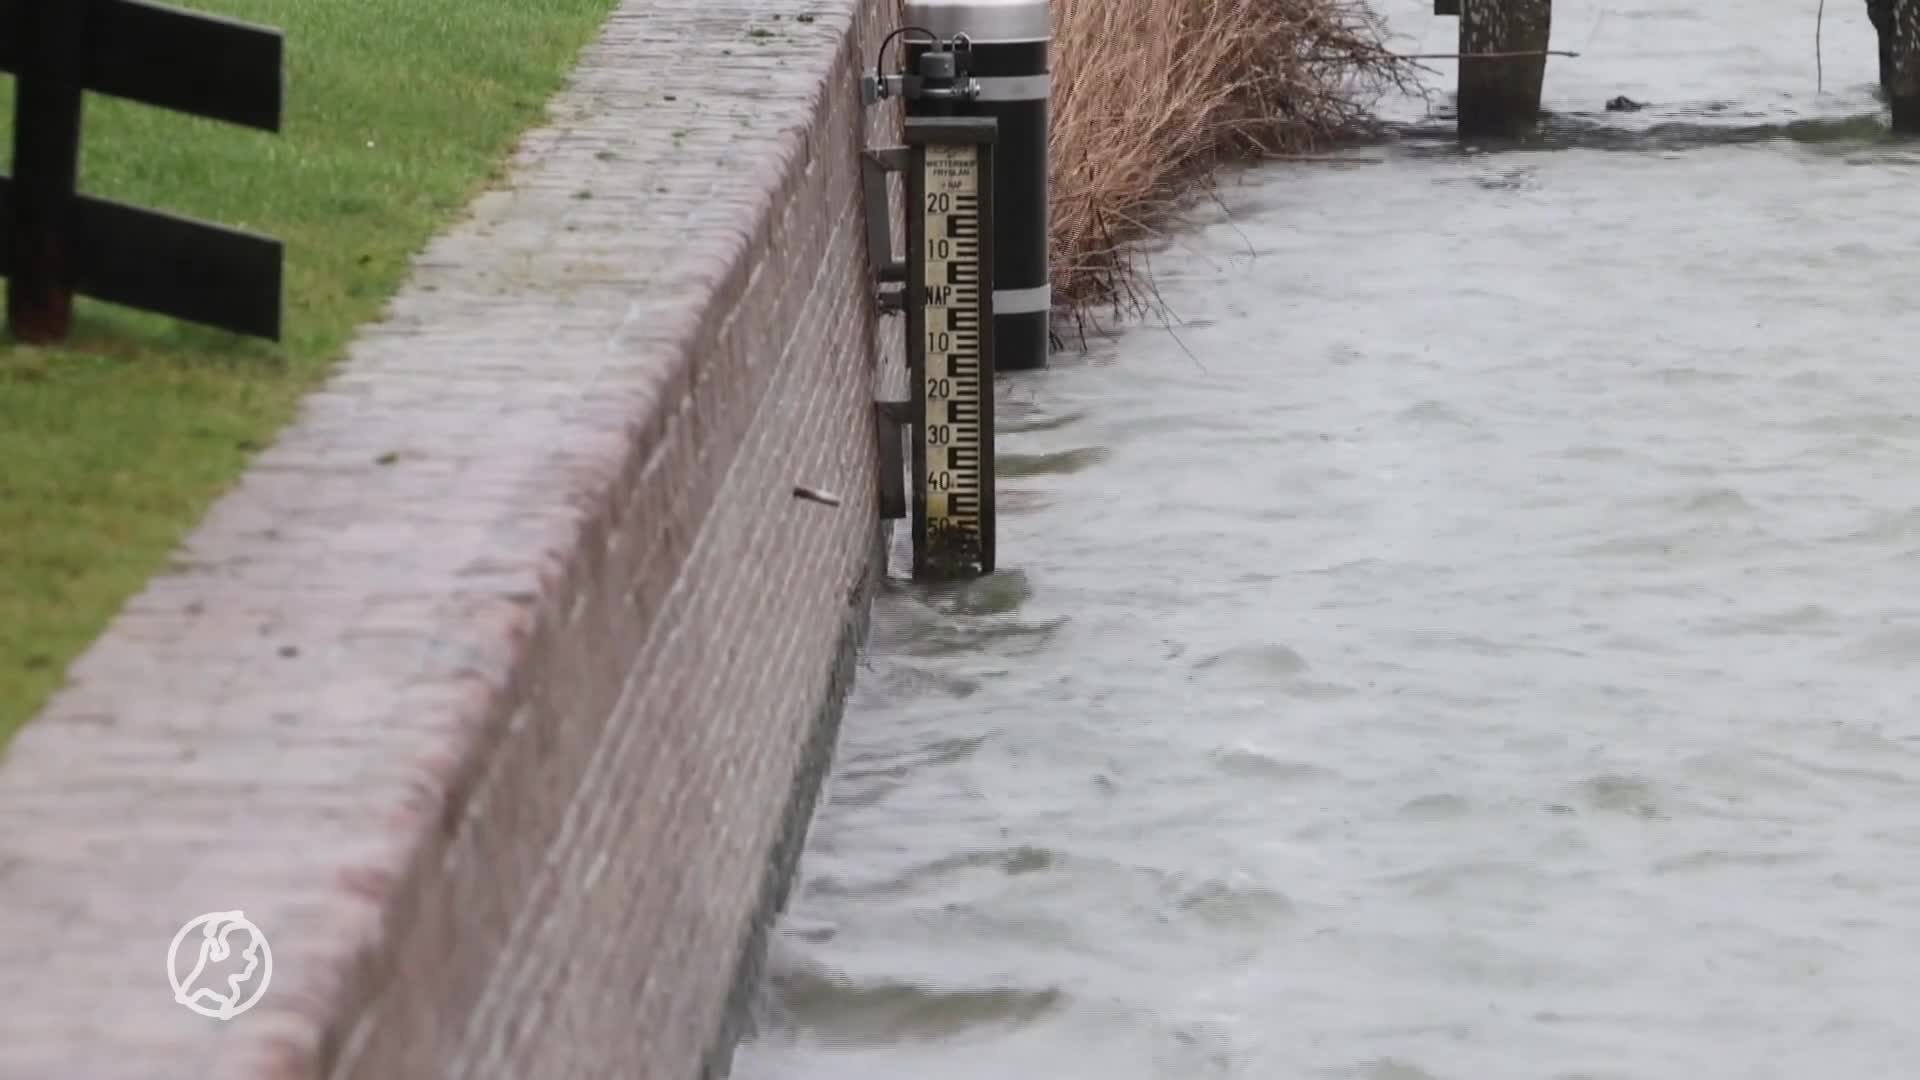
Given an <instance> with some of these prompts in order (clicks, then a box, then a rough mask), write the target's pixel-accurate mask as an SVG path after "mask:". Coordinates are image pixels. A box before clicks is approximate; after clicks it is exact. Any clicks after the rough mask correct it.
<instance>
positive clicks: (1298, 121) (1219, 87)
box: [1049, 0, 1413, 330]
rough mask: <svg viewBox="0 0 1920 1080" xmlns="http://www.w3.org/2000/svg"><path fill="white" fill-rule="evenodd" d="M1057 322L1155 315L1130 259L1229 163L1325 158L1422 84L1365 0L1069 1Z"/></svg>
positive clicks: (1058, 34)
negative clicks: (1104, 314) (1388, 42)
mask: <svg viewBox="0 0 1920 1080" xmlns="http://www.w3.org/2000/svg"><path fill="white" fill-rule="evenodd" d="M1053 25H1054V55H1053V63H1052V67H1053V102H1052V109H1053V116H1052V125H1051V127H1052V130H1051V133H1050V136H1049V153H1050V155H1051V168H1052V185H1053V190H1052V201H1051V207H1050V213H1051V217H1052V222H1051V226H1050V230H1049V232H1050V237H1049V240H1050V247H1051V252H1052V280H1053V294H1054V303H1055V313H1056V316H1061V315H1064V316H1066V317H1068V318H1070V319H1077V320H1079V321H1080V325H1081V327H1082V329H1083V330H1084V327H1085V318H1086V315H1087V313H1088V312H1089V311H1090V310H1091V309H1094V308H1096V307H1102V306H1107V305H1111V306H1112V307H1113V308H1114V309H1115V311H1116V314H1118V313H1122V312H1130V313H1136V314H1137V313H1139V312H1141V311H1143V310H1144V309H1145V308H1146V307H1148V305H1147V303H1146V302H1145V297H1146V295H1147V292H1146V291H1145V290H1143V288H1142V287H1141V284H1140V280H1139V276H1138V274H1137V273H1136V269H1135V264H1134V261H1133V258H1132V257H1131V255H1130V253H1129V250H1128V246H1129V244H1130V243H1131V242H1133V241H1136V240H1138V239H1140V238H1141V237H1142V236H1144V235H1146V234H1148V233H1149V232H1150V230H1151V229H1152V227H1153V226H1154V225H1155V223H1156V222H1158V221H1160V220H1163V219H1164V218H1165V216H1166V215H1167V214H1169V213H1170V212H1172V211H1173V210H1174V209H1175V208H1176V207H1177V206H1178V205H1179V203H1180V201H1181V200H1182V198H1183V197H1186V196H1188V195H1190V194H1191V193H1192V192H1193V190H1194V189H1195V187H1196V186H1197V185H1199V184H1202V183H1204V182H1205V180H1206V178H1207V177H1208V176H1209V175H1210V174H1211V172H1212V171H1213V170H1214V169H1215V168H1216V167H1217V166H1219V165H1221V164H1224V163H1226V162H1228V161H1234V160H1248V159H1255V158H1260V157H1266V156H1271V155H1276V154H1293V153H1302V152H1310V151H1314V150H1319V149H1324V148H1326V147H1328V146H1329V145H1331V144H1334V143H1336V142H1339V141H1341V140H1344V139H1349V138H1352V137H1354V136H1356V135H1359V134H1363V133H1365V132H1366V131H1368V130H1369V129H1370V128H1371V126H1372V125H1371V116H1370V114H1369V112H1368V106H1370V105H1371V104H1372V101H1373V100H1374V98H1375V97H1376V96H1377V94H1378V93H1379V92H1381V91H1383V90H1385V89H1388V88H1391V87H1394V86H1402V87H1404V86H1407V85H1409V80H1410V78H1411V76H1412V74H1413V66H1412V65H1411V64H1409V63H1407V62H1405V61H1403V60H1400V59H1397V58H1395V57H1394V56H1392V55H1391V54H1390V53H1389V52H1388V51H1387V49H1386V48H1385V45H1384V40H1385V37H1384V35H1385V31H1384V27H1383V26H1382V24H1381V22H1380V20H1379V18H1378V17H1377V16H1376V15H1374V13H1373V12H1372V11H1371V10H1370V9H1369V8H1368V7H1367V6H1366V5H1365V3H1364V0H1054V4H1053Z"/></svg>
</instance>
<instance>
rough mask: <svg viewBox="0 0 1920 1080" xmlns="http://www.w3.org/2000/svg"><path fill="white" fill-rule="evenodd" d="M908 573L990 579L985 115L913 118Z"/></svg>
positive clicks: (989, 208)
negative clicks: (910, 549) (910, 538)
mask: <svg viewBox="0 0 1920 1080" xmlns="http://www.w3.org/2000/svg"><path fill="white" fill-rule="evenodd" d="M905 127H906V131H905V134H906V142H907V146H908V148H909V152H910V154H911V159H910V164H909V166H908V168H907V192H906V194H907V214H906V218H907V289H906V309H907V361H908V369H909V373H910V378H911V379H912V381H913V414H912V416H913V432H912V442H913V561H914V576H915V577H931V578H959V577H974V576H978V575H982V574H989V573H992V572H993V556H994V502H993V372H994V365H993V144H994V136H995V128H996V122H995V121H994V120H993V119H992V118H991V117H908V118H907V121H906V125H905Z"/></svg>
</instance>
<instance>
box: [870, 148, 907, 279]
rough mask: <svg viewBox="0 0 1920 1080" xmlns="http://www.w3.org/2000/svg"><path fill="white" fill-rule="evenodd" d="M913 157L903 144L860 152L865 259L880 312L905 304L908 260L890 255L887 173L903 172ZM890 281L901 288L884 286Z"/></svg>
mask: <svg viewBox="0 0 1920 1080" xmlns="http://www.w3.org/2000/svg"><path fill="white" fill-rule="evenodd" d="M912 160H913V158H912V155H911V153H910V151H908V149H907V148H906V147H904V146H887V147H882V148H880V149H878V150H866V151H863V152H862V153H861V154H860V187H861V192H862V194H863V196H864V198H863V201H864V202H865V204H866V214H867V262H868V264H869V265H870V266H872V267H873V295H874V299H875V300H877V301H879V304H880V311H881V312H882V313H883V314H892V313H893V312H896V311H899V310H900V309H901V307H902V305H903V304H904V303H905V298H904V296H903V295H902V289H904V288H905V284H906V280H907V261H906V260H905V259H899V258H895V257H894V254H893V204H892V203H891V201H890V200H888V198H887V174H888V173H896V172H903V171H905V170H906V169H907V167H908V165H909V164H910V163H911V162H912ZM893 283H899V285H900V286H901V287H900V288H895V289H888V288H886V287H885V286H887V285H889V284H893Z"/></svg>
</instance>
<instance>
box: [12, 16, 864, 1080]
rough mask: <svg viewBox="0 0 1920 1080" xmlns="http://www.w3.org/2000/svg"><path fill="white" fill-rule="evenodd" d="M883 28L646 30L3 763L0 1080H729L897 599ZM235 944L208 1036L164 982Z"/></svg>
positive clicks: (747, 19) (630, 40)
mask: <svg viewBox="0 0 1920 1080" xmlns="http://www.w3.org/2000/svg"><path fill="white" fill-rule="evenodd" d="M802 14H804V15H806V16H807V17H806V18H804V19H802V18H799V17H798V16H801V15H802ZM776 16H777V17H776ZM894 20H895V14H894V9H893V5H892V3H891V0H818V2H815V3H813V4H812V5H811V6H810V7H809V5H808V4H807V3H805V2H803V3H800V4H795V3H792V2H790V0H720V2H716V0H629V2H626V3H624V4H622V5H621V7H620V8H619V10H618V11H617V13H616V14H615V15H614V17H613V18H612V20H611V21H610V22H609V24H608V25H607V27H606V29H605V31H604V33H603V36H602V38H601V40H600V41H599V42H598V43H597V44H596V45H595V46H594V47H593V48H592V49H591V50H590V51H589V53H588V54H587V55H586V56H585V57H584V58H583V62H582V64H581V67H580V70H579V71H578V73H577V74H576V78H575V80H574V83H573V85H572V86H571V88H570V89H569V90H568V91H567V92H566V94H565V95H564V96H563V97H562V98H561V99H560V100H559V101H557V102H556V104H555V108H554V115H553V123H552V126H550V127H549V128H546V129H544V130H542V131H540V132H537V133H534V134H533V135H531V136H530V137H529V138H528V139H527V140H526V141H525V142H524V144H523V146H522V147H521V149H520V151H519V152H518V153H517V155H516V162H515V170H514V175H515V180H514V184H513V186H512V188H511V189H510V190H503V191H500V192H495V193H493V194H490V195H488V196H487V197H485V198H483V199H482V200H481V201H480V202H479V203H477V204H476V206H475V207H474V213H473V215H472V216H471V219H470V220H468V221H466V222H465V223H463V224H462V225H461V226H459V227H458V228H457V229H455V230H453V231H452V232H450V233H448V234H447V235H445V236H443V237H441V238H440V239H439V240H437V241H436V242H435V243H434V244H433V245H432V246H431V247H430V248H429V249H428V250H427V251H426V252H425V253H424V254H423V255H422V256H421V258H420V260H419V264H418V268H417V274H416V277H415V279H414V281H413V283H412V284H411V285H409V287H408V288H407V289H406V290H405V291H404V292H403V293H402V295H401V296H399V297H398V298H396V300H395V301H394V303H393V305H392V308H391V312H390V318H389V319H388V320H387V321H386V322H385V323H383V324H382V325H380V326H378V327H374V328H370V329H369V330H368V331H367V332H366V333H365V334H363V335H362V337H361V339H360V340H359V341H358V342H357V343H356V344H355V346H354V348H353V350H352V354H351V355H350V357H349V358H348V359H347V361H346V362H345V363H344V364H343V366H342V368H341V369H340V371H339V372H338V374H337V375H336V377H335V378H334V379H332V380H331V381H330V382H329V384H328V385H327V387H326V388H324V389H323V390H322V391H321V392H319V393H317V394H315V395H314V396H313V397H312V398H311V399H310V400H309V401H308V402H307V404H306V406H305V408H304V409H303V411H302V414H301V416H300V418H299V419H298V420H297V422H296V423H295V424H294V425H293V426H292V427H290V428H289V429H288V431H287V432H285V433H284V434H283V436H282V437H281V439H280V440H279V441H278V442H276V444H275V445H274V446H273V447H271V448H270V449H269V450H267V451H266V452H264V453H263V454H262V456H261V457H260V459H259V460H258V462H257V463H256V465H255V467H254V468H252V469H251V470H250V471H249V472H248V474H247V475H246V476H245V477H244V478H243V479H242V481H241V482H240V483H239V484H238V485H237V486H236V488H235V489H234V490H233V491H232V492H231V493H230V494H229V495H228V496H227V497H226V498H224V499H223V500H222V501H221V502H220V503H219V504H218V505H217V506H216V507H215V508H214V510H213V511H212V512H211V513H210V515H209V516H208V518H207V520H206V521H205V522H204V523H203V524H202V526H201V527H200V528H199V529H198V530H197V531H196V532H195V533H194V534H193V536H192V537H191V538H190V539H189V541H188V542H187V544H186V546H185V548H184V550H183V551H182V552H181V553H180V557H179V558H178V560H177V561H176V564H175V566H174V567H173V569H172V570H171V571H170V572H168V573H167V574H165V575H162V576H161V577H159V578H157V579H156V580H155V581H153V582H152V583H151V585H150V586H149V587H148V588H147V589H146V590H145V591H144V592H142V593H141V594H140V595H139V596H138V597H136V598H135V599H134V600H133V601H131V602H130V603H129V604H128V606H127V608H126V610H125V611H123V612H122V613H121V615H120V616H119V618H118V619H117V620H116V621H115V622H114V624H113V625H112V626H111V627H110V628H109V630H108V632H107V633H106V634H105V635H104V636H103V637H102V639H101V640H100V641H99V642H97V643H96V644H95V646H94V647H93V648H92V649H91V650H89V651H88V652H87V653H86V654H85V655H84V656H83V657H82V658H81V659H80V660H79V661H78V662H77V663H76V665H75V666H74V668H73V669H72V671H71V673H70V678H69V683H68V685H67V686H66V687H65V688H64V689H63V691H62V692H61V693H60V694H59V695H57V696H56V698H55V699H54V700H53V701H52V702H51V703H50V704H49V706H48V708H47V709H46V710H45V712H44V713H43V714H42V716H40V717H39V718H37V719H36V720H35V722H34V723H32V724H30V725H29V726H28V727H27V729H26V730H24V731H23V732H22V733H21V734H20V736H19V737H18V738H17V739H16V741H15V742H14V744H13V745H12V747H11V748H10V749H9V751H8V753H7V757H6V758H5V760H4V761H3V762H0V985H5V986H8V987H11V988H13V989H14V994H13V998H12V1001H11V1002H10V1003H9V1006H8V1007H7V1008H6V1009H4V1010H0V1077H4V1078H6V1080H15V1078H18V1080H28V1078H31V1080H41V1078H45V1077H54V1076H62V1077H65V1076H74V1077H78V1076H85V1077H89V1078H100V1080H111V1078H118V1077H127V1078H133V1077H139V1078H140V1080H171V1078H175V1077H178V1078H181V1080H187V1078H192V1080H216V1078H217V1080H225V1078H234V1080H239V1078H247V1080H253V1078H267V1077H274V1078H280V1077H316V1078H317V1077H336V1078H349V1077H351V1078H368V1080H373V1078H381V1080H388V1078H395V1077H406V1078H413V1077H429V1076H498V1077H513V1078H516V1080H517V1078H532V1077H539V1078H542V1080H547V1078H555V1080H557V1078H564V1077H634V1078H652V1077H662V1078H669V1077H670V1078H689V1080H690V1078H693V1077H696V1076H700V1077H707V1076H718V1075H720V1074H722V1073H723V1072H724V1070H725V1068H726V1063H727V1061H728V1060H729V1058H730V1055H731V1040H732V1037H733V1033H734V1032H735V1030H736V1026H737V1021H738V1016H737V1010H738V1005H739V1002H740V1001H741V1000H742V997H743V995H742V993H741V992H740V991H741V988H742V987H743V986H746V985H749V984H750V983H751V981H752V980H753V979H754V978H755V977H756V974H755V973H756V970H757V960H758V952H759V949H760V948H761V940H762V938H761V935H762V934H763V933H764V929H765V925H766V922H767V921H768V919H769V918H770V917H771V915H772V912H773V910H774V909H775V908H776V907H777V906H778V904H779V903H780V902H781V900H782V897H783V895H784V887H785V880H786V876H787V875H788V874H789V873H790V872H791V869H792V862H793V860H794V857H795V856H796V855H797V853H798V848H799V846H800V844H799V838H800V833H801V831H802V830H803V829H804V824H805V821H806V819H807V817H808V815H809V813H810V810H811V805H812V799H813V793H814V791H815V789H816V786H817V784H818V781H819V777H820V774H821V772H822V771H823V769H824V766H825V758H826V755H827V753H828V750H829V748H830V746H831V739H832V732H833V727H834V722H835V719H836V717H837V715H838V709H839V701H840V697H841V695H843V694H844V692H845V689H846V684H847V681H848V680H849V678H850V677H851V667H850V663H851V655H852V650H853V649H854V647H855V646H856V644H857V642H858V640H859V637H860V634H861V633H862V631H863V627H864V616H865V610H866V591H865V590H866V589H867V587H868V585H869V583H870V581H871V575H872V574H873V573H874V572H876V570H877V568H878V560H879V551H878V548H877V546H876V541H877V537H878V530H877V527H876V522H875V506H874V491H875V487H876V479H875V454H874V431H873V423H872V405H871V403H872V400H873V397H874V390H875V387H876V379H880V378H884V379H888V380H897V379H898V371H897V368H898V363H899V358H898V356H897V355H896V348H895V347H893V343H895V342H897V340H898V337H899V329H898V326H897V325H896V324H892V323H876V320H875V318H874V312H873V308H872V304H871V301H870V298H869V295H868V286H867V278H866V252H865V248H864V243H865V237H864V232H863V229H862V219H861V216H860V214H861V204H860V197H859V183H858V180H859V171H858V160H857V153H858V151H859V149H860V148H861V146H862V145H863V143H865V142H866V141H868V140H869V138H876V139H887V138H888V137H889V136H890V135H891V133H892V128H891V122H892V117H891V115H890V114H888V113H883V112H879V111H875V112H871V113H869V112H868V111H866V110H863V109H862V107H861V105H860V101H859V95H858V88H857V83H856V78H857V71H858V68H859V67H860V66H861V65H862V64H865V65H871V63H872V56H873V50H874V48H875V47H876V46H877V44H878V42H879V39H880V37H881V36H882V34H884V32H885V31H886V30H888V29H890V28H891V26H892V25H894ZM753 30H759V31H762V33H761V34H752V33H750V31H753ZM795 484H808V485H811V486H816V487H821V488H825V489H828V490H830V491H833V492H835V493H837V494H839V495H841V496H842V497H843V498H844V499H845V505H843V506H841V507H838V508H830V507H826V506H822V505H819V504H816V503H811V502H805V501H801V500H798V499H796V498H794V497H793V496H792V494H791V492H792V488H793V486H794V485H795ZM235 908H238V909H242V910H244V911H245V912H246V914H247V915H248V916H249V917H250V918H251V919H252V920H253V921H254V922H255V923H257V924H258V925H259V926H260V927H261V928H262V929H263V931H264V932H265V933H266V935H267V937H268V939H269V940H270V942H271V944H272V949H273V961H274V971H273V980H272V984H271V987H270V988H269V990H268V992H267V993H266V995H265V996H264V998H263V999H262V1000H261V1002H260V1004H259V1005H258V1007H256V1008H255V1009H253V1010H252V1011H251V1012H248V1013H246V1014H244V1015H242V1016H240V1017H237V1018H235V1019H233V1020H231V1021H228V1022H224V1023H221V1022H216V1021H212V1020H208V1019H205V1018H203V1017H199V1016H195V1015H193V1014H192V1013H190V1012H188V1011H187V1010H185V1009H183V1008H181V1007H180V1006H178V1005H177V1004H175V1003H174V1001H172V1000H171V990H170V988H169V986H168V984H167V979H166V972H165V966H164V961H163V957H164V956H165V953H166V947H167V944H168V942H169V941H170V939H171V938H172V936H173V934H174V932H175V931H176V930H177V929H178V928H179V927H180V926H181V925H182V924H183V923H184V922H185V921H186V920H187V919H188V918H190V917H192V916H194V915H197V914H200V913H201V912H205V911H213V910H228V909H235Z"/></svg>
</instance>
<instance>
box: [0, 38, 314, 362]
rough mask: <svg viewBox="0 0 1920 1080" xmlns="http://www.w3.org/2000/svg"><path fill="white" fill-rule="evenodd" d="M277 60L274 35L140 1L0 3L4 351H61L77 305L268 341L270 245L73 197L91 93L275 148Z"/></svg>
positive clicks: (275, 257) (277, 290)
mask: <svg viewBox="0 0 1920 1080" xmlns="http://www.w3.org/2000/svg"><path fill="white" fill-rule="evenodd" d="M314 2H315V3H321V2H325V0H314ZM281 57H282V49H281V38H280V32H279V31H278V30H272V29H267V28H264V27H258V26H251V25H248V24H245V23H239V22H234V21H231V20H228V19H222V18H219V17H217V16H212V15H204V14H200V13H198V12H192V11H185V10H182V9H179V8H173V7H167V6H164V5H161V4H155V3H148V2H146V0H0V72H10V73H12V75H13V76H14V80H15V97H14V111H13V175H12V176H11V177H0V274H4V275H5V276H6V278H7V324H8V328H9V329H10V330H11V331H12V332H13V335H14V337H15V338H17V339H18V340H20V341H23V342H28V343H35V344H44V343H51V342H58V341H62V340H65V339H66V337H67V334H68V330H69V327H70V323H71V319H72V309H73V297H74V295H75V294H76V293H78V294H80V295H83V296H90V297H93V298H95V299H99V300H106V301H109V302H111V303H116V304H124V305H126V306H128V307H134V308H140V309H142V310H145V311H153V312H158V313H160V314H162V315H169V316H172V317H174V318H179V319H185V320H187V321H190V322H196V323H203V324H206V325H209V326H216V327H219V328H221V329H224V330H231V331H234V332H236V333H242V334H249V335H253V336H256V337H265V338H271V339H274V340H278V339H279V337H280V314H281V310H280V309H281V262H282V255H281V246H280V242H279V241H278V240H275V239H272V238H270V237H264V236H258V235H255V234H253V233H247V232H241V231H238V230H235V229H228V228H224V227H222V226H219V225H211V224H207V223H205V222H199V221H193V220H190V219H187V218H182V217H176V216H174V215H171V214H165V213H159V212H156V211H152V210H143V209H140V208H138V207H133V206H126V205H124V204H121V203H117V202H112V201H110V200H107V199H97V198H93V197H91V196H88V195H82V194H80V193H79V192H78V190H77V186H78V185H77V182H78V174H79V164H80V116H81V99H82V97H83V96H84V93H85V92H86V91H89V90H91V91H94V92H96V93H102V94H111V95H113V96H115V97H120V98H126V99H128V100H130V101H137V102H141V103H143V104H146V105H153V106H157V107H159V108H162V109H169V110H172V111H174V112H182V113H190V114H192V115H195V116H203V117H207V118H209V119H213V120H219V121H224V122H226V123H231V124H241V125H245V126H247V127H251V128H258V129H260V130H263V131H275V132H277V131H279V130H280V107H281V96H282V95H281V83H282V75H281V71H282V67H281Z"/></svg>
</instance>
